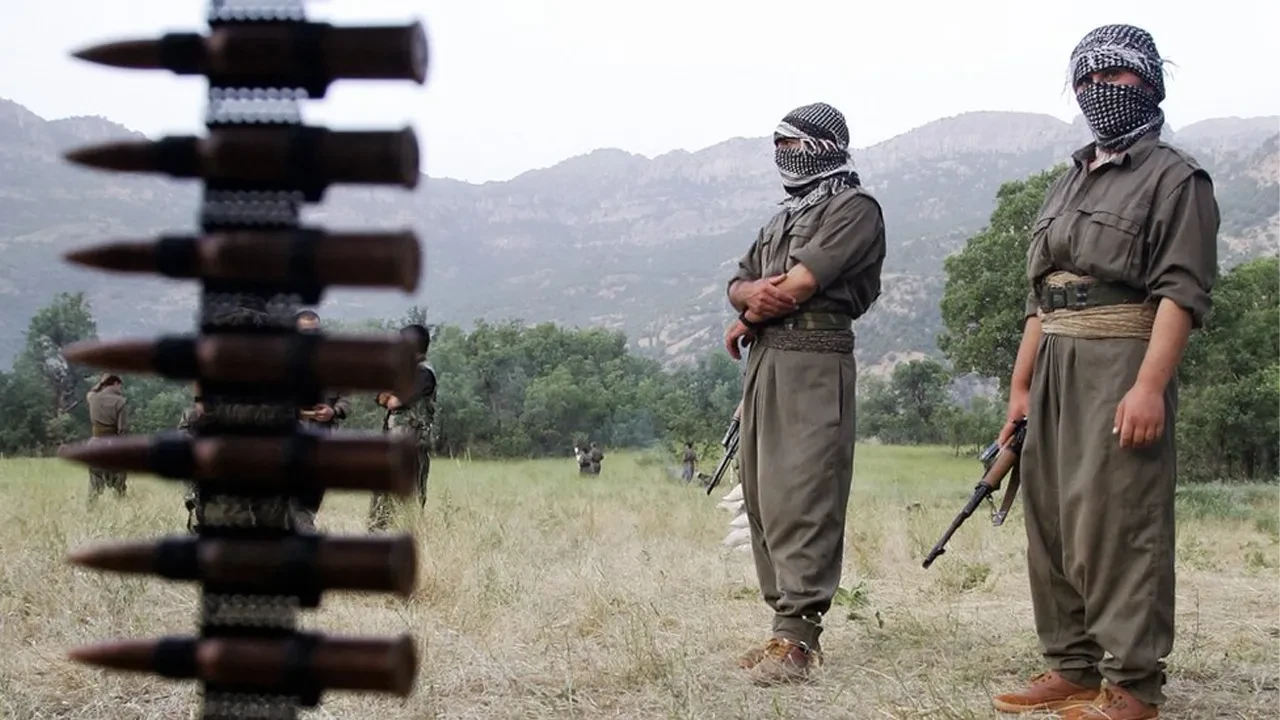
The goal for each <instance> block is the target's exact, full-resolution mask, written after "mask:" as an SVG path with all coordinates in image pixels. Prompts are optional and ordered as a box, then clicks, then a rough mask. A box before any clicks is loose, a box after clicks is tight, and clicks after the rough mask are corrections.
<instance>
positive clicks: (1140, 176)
mask: <svg viewBox="0 0 1280 720" xmlns="http://www.w3.org/2000/svg"><path fill="white" fill-rule="evenodd" d="M1094 157H1095V156H1094V144H1093V143H1090V144H1089V145H1086V146H1085V147H1083V148H1080V149H1079V150H1077V151H1076V152H1074V153H1072V156H1071V160H1072V164H1071V167H1069V168H1067V171H1066V172H1065V173H1063V174H1062V175H1061V176H1059V178H1058V180H1057V181H1056V182H1055V183H1054V184H1053V185H1052V186H1051V187H1050V188H1049V191H1048V192H1047V193H1046V194H1045V200H1044V204H1043V205H1042V206H1041V209H1040V214H1039V217H1038V218H1037V219H1036V221H1035V223H1034V225H1033V226H1032V230H1031V245H1030V247H1029V248H1028V250H1027V280H1028V281H1029V282H1030V283H1031V290H1030V291H1029V292H1028V294H1027V304H1026V315H1025V316H1026V317H1031V316H1033V315H1035V314H1036V311H1037V309H1038V308H1039V306H1040V301H1039V300H1038V298H1037V283H1039V282H1040V281H1042V280H1043V279H1044V278H1045V276H1047V275H1048V274H1049V273H1050V272H1053V271H1065V272H1070V273H1074V274H1077V275H1087V276H1089V277H1092V278H1094V279H1096V280H1100V281H1105V282H1111V283H1118V284H1123V285H1127V286H1129V287H1132V288H1134V289H1137V290H1139V291H1145V292H1147V293H1148V295H1149V296H1150V297H1151V298H1154V299H1160V298H1169V299H1170V300H1172V301H1173V302H1175V303H1177V304H1178V306H1179V307H1181V308H1182V309H1184V310H1186V311H1187V312H1188V313H1189V314H1190V315H1191V320H1192V327H1196V328H1198V327H1201V326H1202V324H1203V322H1204V317H1205V315H1206V314H1207V313H1208V312H1209V308H1210V304H1211V301H1210V298H1209V291H1210V290H1211V289H1212V287H1213V284H1214V281H1215V280H1216V278H1217V271H1218V244H1217V235H1218V223H1219V213H1218V203H1217V200H1216V199H1215V198H1214V194H1213V182H1212V180H1211V179H1210V177H1209V174H1208V173H1207V172H1205V171H1204V170H1203V169H1201V168H1200V166H1199V165H1198V164H1197V163H1196V161H1195V159H1194V158H1192V157H1191V156H1190V155H1188V154H1186V153H1185V152H1183V151H1181V150H1179V149H1177V148H1174V147H1172V146H1170V145H1168V144H1166V143H1163V142H1161V141H1160V139H1159V133H1158V132H1151V133H1148V134H1147V135H1145V136H1143V137H1142V139H1140V140H1138V142H1136V143H1134V144H1133V145H1132V146H1130V147H1129V149H1128V150H1126V151H1124V152H1121V153H1118V154H1116V155H1115V156H1114V157H1112V158H1110V159H1109V160H1107V161H1105V162H1103V163H1102V164H1100V165H1099V166H1098V167H1097V168H1096V169H1094V170H1093V171H1090V170H1089V165H1090V163H1091V161H1092V160H1093V159H1094Z"/></svg>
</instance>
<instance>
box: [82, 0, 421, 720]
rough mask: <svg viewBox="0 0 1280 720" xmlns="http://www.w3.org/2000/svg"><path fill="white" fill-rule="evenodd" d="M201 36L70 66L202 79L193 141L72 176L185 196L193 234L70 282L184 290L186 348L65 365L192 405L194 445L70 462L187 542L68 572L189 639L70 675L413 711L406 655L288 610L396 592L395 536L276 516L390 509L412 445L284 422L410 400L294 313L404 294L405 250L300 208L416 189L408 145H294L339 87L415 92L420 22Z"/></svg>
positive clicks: (392, 369) (245, 1)
mask: <svg viewBox="0 0 1280 720" xmlns="http://www.w3.org/2000/svg"><path fill="white" fill-rule="evenodd" d="M206 19H207V24H208V29H207V31H204V32H182V33H178V32H173V33H168V34H165V35H163V36H162V37H159V38H151V39H140V40H139V39H132V40H121V41H113V42H108V43H105V44H100V45H96V46H93V47H89V48H86V49H84V50H82V51H80V52H78V53H76V56H77V57H79V58H81V59H83V60H86V61H88V62H93V63H96V64H99V65H105V66H110V67H116V68H126V69H131V70H156V71H168V72H170V73H173V74H176V75H179V76H203V78H204V79H205V80H206V81H207V83H208V92H207V108H206V115H205V118H204V125H205V128H206V132H205V133H204V134H203V136H200V137H194V136H174V137H164V138H161V139H158V140H143V141H127V142H107V143H102V144H98V145H94V146H90V147H81V148H77V149H74V150H72V151H70V152H69V153H67V155H66V158H67V160H69V161H71V162H73V163H76V164H79V165H82V166H87V167H91V168H96V169H99V170H103V171H108V172H132V173H152V174H159V175H164V176H168V177H171V178H180V179H191V180H194V181H197V182H199V183H201V187H202V191H203V195H202V198H201V206H200V210H199V213H198V216H197V221H198V223H197V224H198V230H197V231H195V232H192V233H187V234H173V235H166V236H163V237H159V238H151V239H139V240H132V241H114V242H110V243H105V244H99V245H95V246H92V247H87V248H81V249H78V250H76V251H73V252H72V253H70V254H69V255H68V257H67V259H68V261H70V262H73V263H76V264H79V265H84V266H87V267H91V268H95V269H98V270H104V271H111V272H117V273H134V274H148V275H153V276H165V277H171V278H182V279H189V280H193V281H196V282H198V283H200V286H201V296H200V307H199V317H198V326H197V327H196V329H195V332H194V333H192V334H189V335H173V336H163V337H158V338H148V339H124V340H114V341H105V342H97V341H95V342H86V343H81V344H78V345H73V346H69V347H68V348H66V349H65V350H64V355H65V357H66V359H67V360H68V361H69V362H72V363H77V364H81V365H87V366H94V367H97V368H100V369H103V370H110V371H114V372H134V373H149V374H154V375H158V376H161V377H165V378H170V379H174V380H186V381H195V382H197V383H198V384H199V387H200V391H201V401H202V402H203V406H204V412H203V415H202V417H201V419H200V422H199V423H198V425H197V426H196V427H194V428H193V432H192V434H191V437H184V436H176V435H167V434H160V435H156V436H149V437H122V438H118V439H115V440H114V441H110V442H101V443H94V444H92V445H89V444H85V445H83V446H73V447H70V448H68V451H67V453H66V455H67V456H68V457H70V458H71V459H72V460H78V461H81V462H84V463H86V464H90V465H92V466H95V467H107V468H119V469H133V470H141V471H147V472H152V473H155V474H156V475H157V476H159V477H162V478H174V479H181V480H185V481H188V482H192V483H194V484H195V485H196V486H197V500H196V504H197V506H196V508H195V514H196V518H197V522H196V524H195V525H194V527H193V531H194V532H193V533H192V534H188V535H185V536H175V537H165V538H161V539H158V540H152V541H124V542H121V541H115V542H105V543H100V544H97V545H93V546H90V547H86V548H81V549H77V550H75V551H73V552H72V554H71V557H70V560H71V562H73V563H76V564H77V565H80V566H82V567H86V568H93V569H97V570H102V571H107V572H115V573H141V574H148V575H152V576H155V577H158V578H164V579H168V580H171V581H182V582H193V583H197V584H198V585H199V587H200V593H201V600H200V606H199V608H198V612H197V614H198V618H199V623H198V627H197V628H196V629H195V631H194V633H193V634H191V635H189V636H171V637H157V638H152V639H116V640H111V641H106V642H102V643H99V644H95V645H88V646H84V647H79V648H75V649H73V650H72V651H71V657H72V659H73V660H75V661H78V662H82V663H88V664H91V665H96V666H99V667H104V668H108V669H111V670H117V671H131V672H144V673H151V674H155V675H159V676H162V677H166V678H171V679H186V680H189V681H194V682H197V683H199V685H200V688H201V694H200V698H201V700H200V702H201V705H200V708H199V717H200V718H203V720H233V719H243V718H250V717H253V718H268V717H269V718H296V717H298V715H299V713H300V712H301V710H302V709H304V708H312V707H316V706H318V705H320V704H321V703H322V702H323V696H324V694H325V693H326V692H329V691H334V690H337V691H348V692H359V693H370V692H374V693H387V694H391V695H395V696H401V697H406V696H409V695H411V694H412V692H413V689H414V683H415V678H416V676H417V671H418V650H417V643H416V642H415V641H414V638H413V637H411V636H409V635H401V636H398V637H386V638H383V637H361V636H351V637H343V636H335V635H330V634H328V633H324V632H302V631H301V630H300V629H299V622H298V621H299V611H300V610H305V609H314V608H317V607H319V605H320V603H321V600H322V597H323V596H324V594H325V593H326V592H331V591H347V592H361V593H393V594H397V595H400V596H408V595H409V594H411V593H412V590H413V587H414V583H415V573H416V571H417V568H418V558H417V544H416V541H415V539H414V538H413V536H412V535H411V534H400V535H386V536H355V537H338V536H330V535H326V534H323V533H315V532H307V531H302V530H300V529H299V528H298V527H296V526H295V524H294V522H293V520H292V517H293V516H292V515H291V512H290V508H291V507H292V505H293V504H294V503H296V502H298V501H299V500H300V499H309V500H310V501H312V502H317V501H318V500H322V499H323V496H324V493H325V491H326V490H328V489H331V488H336V489H345V490H354V491H363V492H389V493H392V494H394V495H397V496H399V497H401V498H407V497H408V496H409V495H410V494H411V493H412V492H413V487H414V479H415V455H414V453H415V449H414V448H413V447H412V445H411V444H410V443H411V441H410V440H407V439H401V438H397V437H393V436H387V435H382V434H362V433H358V432H349V431H336V432H334V433H326V434H324V435H319V434H313V433H311V432H309V431H307V430H306V429H305V428H303V427H301V426H300V425H299V423H298V421H297V414H296V409H297V408H298V407H302V406H310V405H314V404H316V403H318V402H320V401H321V399H322V397H323V393H325V392H326V391H328V390H346V391H353V390H354V391H367V392H370V393H371V394H372V393H374V392H379V391H388V392H394V393H397V394H407V393H408V392H409V391H410V390H411V388H412V385H413V378H414V373H415V365H416V360H415V348H414V347H413V345H412V343H411V341H409V340H407V339H402V338H401V337H400V336H399V335H395V334H391V335H381V336H378V335H371V336H360V335H356V336H334V335H328V334H319V335H315V334H303V333H300V332H298V331H297V330H296V329H295V322H294V316H295V314H296V313H297V312H298V311H299V310H301V309H302V308H303V307H304V306H307V305H316V304H319V303H320V301H321V298H322V296H323V294H324V292H325V290H326V289H327V288H329V287H334V286H338V287H342V286H345V287H363V288H386V289H398V290H401V291H404V292H407V293H412V292H413V291H415V290H416V287H417V283H418V277H419V276H420V274H421V269H422V260H421V247H420V245H421V244H420V242H419V241H418V238H417V237H416V236H415V235H414V233H413V232H411V231H407V230H406V231H398V232H386V231H376V232H375V231H367V232H360V231H356V232H346V233H341V234H340V233H330V232H327V231H326V230H324V229H323V228H318V227H307V226H304V225H302V223H301V221H300V216H301V212H302V208H303V206H304V205H306V204H308V203H312V204H314V203H319V202H321V201H322V200H323V198H324V195H325V193H326V191H327V189H328V188H329V187H331V186H334V185H341V184H365V185H382V186H397V187H400V188H405V189H413V188H415V187H416V186H417V184H418V181H419V178H420V177H421V172H420V170H419V163H420V157H419V147H418V140H417V137H416V135H415V133H414V131H413V130H412V128H399V129H392V130H386V131H379V130H373V131H369V130H365V131H359V132H354V131H338V130H330V129H328V128H324V127H318V126H313V125H305V124H304V123H303V121H302V106H303V103H304V102H306V101H308V100H319V99H323V98H324V96H325V95H326V93H327V90H328V88H329V87H330V85H331V84H332V83H334V82H341V81H349V80H385V81H406V82H413V83H417V84H419V85H421V84H423V83H425V81H426V71H427V38H426V34H425V32H424V29H423V26H422V25H421V24H420V23H419V22H410V23H406V24H401V25H388V26H369V27H357V26H352V27H343V26H337V25H333V24H329V23H324V22H314V21H311V20H308V18H307V14H306V10H305V7H304V3H303V0H210V1H209V5H208V14H207V18H206Z"/></svg>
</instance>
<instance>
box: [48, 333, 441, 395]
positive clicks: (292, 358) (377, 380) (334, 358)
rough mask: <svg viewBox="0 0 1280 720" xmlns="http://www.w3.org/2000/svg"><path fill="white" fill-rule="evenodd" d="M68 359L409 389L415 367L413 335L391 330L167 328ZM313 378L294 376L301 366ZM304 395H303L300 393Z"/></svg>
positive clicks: (177, 372) (297, 386) (248, 379)
mask: <svg viewBox="0 0 1280 720" xmlns="http://www.w3.org/2000/svg"><path fill="white" fill-rule="evenodd" d="M62 356H63V357H64V358H66V360H67V362H69V363H73V364H76V365H87V366H92V367H97V368H102V369H104V370H114V371H116V372H127V373H151V374H158V375H160V376H162V377H166V378H170V379H174V380H196V379H199V380H204V381H206V382H210V383H217V384H227V385H234V384H243V385H257V386H261V387H260V389H259V390H258V391H259V392H266V391H267V389H268V388H271V389H274V388H286V389H288V388H293V389H294V390H295V391H298V392H300V391H301V390H302V389H307V388H306V386H308V385H314V386H316V387H320V388H330V389H335V390H338V389H342V390H372V391H375V392H376V391H379V390H386V391H388V392H393V393H395V394H397V395H400V396H402V397H404V396H408V395H410V394H411V393H412V390H413V383H414V379H415V377H416V374H417V360H416V357H417V351H416V348H415V347H414V344H413V341H412V340H410V339H407V338H404V337H401V336H400V335H399V334H396V333H388V334H384V335H382V336H381V337H379V336H369V335H293V334H279V335H255V334H238V333H237V334H231V333H226V334H217V335H200V336H194V337H193V336H189V335H171V336H166V337H161V338H159V339H157V340H113V341H98V340H87V341H81V342H76V343H71V344H70V345H67V346H66V347H64V348H63V349H62ZM300 372H301V373H304V374H309V375H310V376H311V377H310V378H305V377H304V378H299V376H298V375H299V373H300ZM304 402H305V401H304Z"/></svg>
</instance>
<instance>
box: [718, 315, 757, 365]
mask: <svg viewBox="0 0 1280 720" xmlns="http://www.w3.org/2000/svg"><path fill="white" fill-rule="evenodd" d="M739 339H746V341H747V344H748V345H750V344H751V342H752V341H753V340H755V335H754V334H753V333H752V332H751V330H749V329H748V328H747V326H746V325H744V324H742V321H741V320H734V321H733V324H732V325H730V326H729V331H728V332H727V333H725V336H724V347H725V349H726V350H728V351H729V356H730V357H732V358H733V359H734V360H741V359H742V352H741V351H740V350H738V340H739Z"/></svg>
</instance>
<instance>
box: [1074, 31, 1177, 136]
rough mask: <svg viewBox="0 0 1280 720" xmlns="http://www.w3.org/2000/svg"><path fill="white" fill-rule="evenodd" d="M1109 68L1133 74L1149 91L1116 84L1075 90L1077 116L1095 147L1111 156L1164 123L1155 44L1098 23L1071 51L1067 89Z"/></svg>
mask: <svg viewBox="0 0 1280 720" xmlns="http://www.w3.org/2000/svg"><path fill="white" fill-rule="evenodd" d="M1109 68H1123V69H1125V70H1129V71H1131V72H1133V74H1135V75H1137V76H1138V77H1140V78H1142V79H1143V81H1145V82H1146V83H1147V85H1149V86H1150V87H1149V88H1144V87H1137V86H1133V85H1120V84H1116V83H1107V82H1102V83H1094V82H1091V83H1088V84H1086V85H1084V86H1082V87H1080V89H1079V90H1078V91H1076V100H1077V102H1079V103H1080V112H1081V113H1083V114H1084V119H1085V121H1086V122H1088V123H1089V127H1090V129H1092V130H1093V136H1094V138H1095V139H1096V140H1097V145H1098V147H1100V148H1102V149H1104V150H1108V151H1111V152H1119V151H1121V150H1124V149H1126V148H1128V147H1129V146H1130V145H1132V144H1133V143H1134V142H1136V141H1137V140H1138V138H1140V137H1142V136H1143V135H1146V134H1147V133H1148V132H1151V131H1152V130H1156V129H1159V128H1160V127H1161V126H1163V125H1164V111H1163V110H1161V109H1160V102H1161V101H1163V100H1164V67H1163V61H1162V60H1161V59H1160V53H1159V52H1158V51H1157V50H1156V43H1155V40H1153V39H1152V37H1151V34H1150V33H1148V32H1147V31H1146V30H1143V29H1141V28H1137V27H1134V26H1132V25H1103V26H1102V27H1099V28H1096V29H1094V30H1093V31H1091V32H1090V33H1089V34H1088V35H1085V36H1084V39H1082V40H1081V41H1080V43H1079V44H1078V45H1076V48H1075V50H1073V51H1071V65H1070V81H1071V85H1072V87H1075V86H1076V84H1077V83H1079V82H1080V81H1081V79H1083V78H1084V77H1086V76H1087V75H1089V74H1090V73H1094V72H1098V71H1099V70H1107V69H1109Z"/></svg>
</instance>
